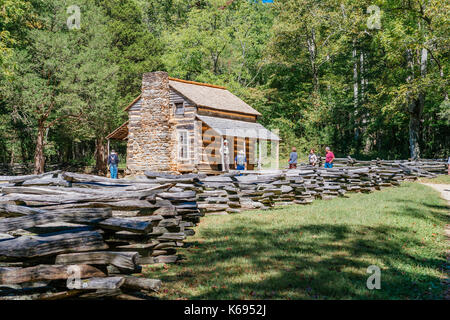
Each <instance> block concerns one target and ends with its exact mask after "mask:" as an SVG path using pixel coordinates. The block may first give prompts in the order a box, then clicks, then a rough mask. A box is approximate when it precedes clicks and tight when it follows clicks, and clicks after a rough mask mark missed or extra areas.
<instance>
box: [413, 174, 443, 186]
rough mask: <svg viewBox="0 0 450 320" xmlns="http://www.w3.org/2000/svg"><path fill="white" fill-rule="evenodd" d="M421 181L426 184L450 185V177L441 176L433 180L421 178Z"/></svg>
mask: <svg viewBox="0 0 450 320" xmlns="http://www.w3.org/2000/svg"><path fill="white" fill-rule="evenodd" d="M419 181H420V182H425V183H437V184H450V175H441V176H437V177H436V178H433V179H426V178H420V179H419Z"/></svg>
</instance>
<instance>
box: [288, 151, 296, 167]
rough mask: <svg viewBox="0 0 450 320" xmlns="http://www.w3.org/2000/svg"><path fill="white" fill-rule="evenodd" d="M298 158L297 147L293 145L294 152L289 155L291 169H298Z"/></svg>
mask: <svg viewBox="0 0 450 320" xmlns="http://www.w3.org/2000/svg"><path fill="white" fill-rule="evenodd" d="M297 159H298V154H297V148H296V147H292V152H291V154H290V155H289V169H297Z"/></svg>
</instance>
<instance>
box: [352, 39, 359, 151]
mask: <svg viewBox="0 0 450 320" xmlns="http://www.w3.org/2000/svg"><path fill="white" fill-rule="evenodd" d="M352 58H353V115H354V116H355V141H356V142H357V143H358V140H359V121H358V106H359V88H358V57H357V55H356V41H355V40H354V41H353V51H352Z"/></svg>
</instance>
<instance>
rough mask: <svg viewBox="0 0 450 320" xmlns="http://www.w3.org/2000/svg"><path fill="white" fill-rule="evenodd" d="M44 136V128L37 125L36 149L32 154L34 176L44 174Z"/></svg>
mask: <svg viewBox="0 0 450 320" xmlns="http://www.w3.org/2000/svg"><path fill="white" fill-rule="evenodd" d="M44 134H45V128H44V126H43V125H42V124H39V127H38V134H37V138H36V149H35V152H34V174H41V173H44V166H45V157H44V144H45V143H44Z"/></svg>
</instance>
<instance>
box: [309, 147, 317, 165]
mask: <svg viewBox="0 0 450 320" xmlns="http://www.w3.org/2000/svg"><path fill="white" fill-rule="evenodd" d="M308 158H309V164H310V165H311V166H315V165H316V163H317V156H316V154H315V152H314V149H311V150H310V151H309V156H308Z"/></svg>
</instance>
